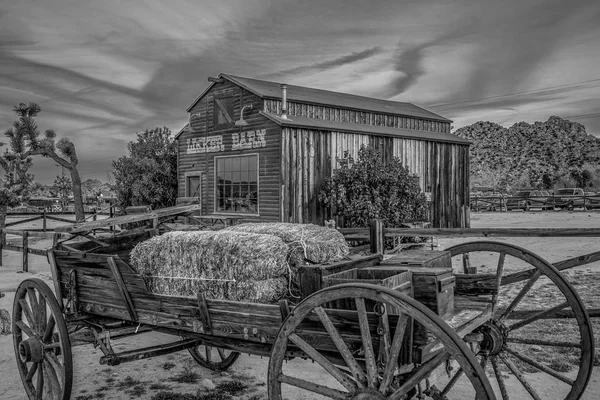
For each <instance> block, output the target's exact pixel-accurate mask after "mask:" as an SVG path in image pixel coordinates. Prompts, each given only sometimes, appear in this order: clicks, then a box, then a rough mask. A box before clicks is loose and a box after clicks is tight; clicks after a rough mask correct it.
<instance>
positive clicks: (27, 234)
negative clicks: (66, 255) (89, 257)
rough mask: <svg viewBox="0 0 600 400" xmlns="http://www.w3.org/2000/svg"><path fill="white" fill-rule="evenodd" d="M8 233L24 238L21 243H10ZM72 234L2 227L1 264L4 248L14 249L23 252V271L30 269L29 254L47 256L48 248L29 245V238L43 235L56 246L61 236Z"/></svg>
mask: <svg viewBox="0 0 600 400" xmlns="http://www.w3.org/2000/svg"><path fill="white" fill-rule="evenodd" d="M70 222H72V221H70ZM6 235H15V236H20V237H21V238H22V241H21V245H20V246H17V245H14V244H8V243H7V241H6ZM71 236H72V235H70V234H67V233H60V232H37V231H30V230H27V231H20V230H16V229H1V230H0V266H2V255H3V254H2V253H3V251H4V250H13V251H19V252H22V253H23V272H28V271H29V254H35V255H38V256H44V257H45V256H46V253H47V252H48V249H36V248H31V247H29V238H32V237H34V238H35V237H37V238H39V237H41V238H46V239H50V238H51V239H52V247H53V246H55V245H56V244H57V243H58V241H59V240H60V239H61V238H69V237H71Z"/></svg>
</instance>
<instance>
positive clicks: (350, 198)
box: [319, 146, 427, 227]
mask: <svg viewBox="0 0 600 400" xmlns="http://www.w3.org/2000/svg"><path fill="white" fill-rule="evenodd" d="M338 162H339V164H340V166H341V168H340V169H339V170H337V171H336V172H335V174H334V175H333V177H332V178H331V179H327V180H326V181H325V182H324V184H323V186H322V188H321V191H320V193H319V200H320V201H321V202H322V203H323V204H326V205H328V206H330V207H332V208H333V209H334V210H335V212H336V213H337V215H340V216H342V217H343V218H344V225H345V226H347V227H365V226H369V223H370V221H371V220H372V219H374V218H380V219H383V220H384V225H385V226H388V227H399V226H401V225H402V223H403V222H406V221H410V220H415V219H427V203H426V199H425V195H424V194H423V193H421V189H420V187H419V179H418V177H417V176H415V175H413V174H411V173H410V171H409V170H408V167H406V166H404V165H402V161H401V160H400V159H399V158H397V157H394V158H392V159H391V160H390V161H388V162H387V163H384V162H383V159H382V156H381V153H380V152H378V151H376V150H374V149H373V148H371V147H365V146H363V147H361V149H360V150H359V152H358V159H357V160H356V161H355V160H354V159H353V158H352V157H350V156H349V155H348V153H347V152H346V153H344V158H343V159H339V158H338Z"/></svg>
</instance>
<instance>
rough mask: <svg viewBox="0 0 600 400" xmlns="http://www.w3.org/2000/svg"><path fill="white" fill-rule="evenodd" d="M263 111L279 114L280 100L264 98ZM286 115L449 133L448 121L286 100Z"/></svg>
mask: <svg viewBox="0 0 600 400" xmlns="http://www.w3.org/2000/svg"><path fill="white" fill-rule="evenodd" d="M264 111H265V112H270V113H274V114H281V100H272V99H265V102H264ZM288 115H290V116H294V115H296V116H301V117H308V118H314V119H323V120H329V121H336V122H348V123H356V124H364V125H373V126H387V127H390V128H404V129H415V130H421V131H429V132H445V133H450V123H449V122H441V121H433V120H428V119H423V118H415V117H405V116H398V115H392V114H383V113H377V112H370V111H360V110H349V109H344V108H335V107H331V106H322V105H315V104H305V103H298V102H293V101H288Z"/></svg>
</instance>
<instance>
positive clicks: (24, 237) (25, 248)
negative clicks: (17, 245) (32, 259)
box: [23, 231, 29, 272]
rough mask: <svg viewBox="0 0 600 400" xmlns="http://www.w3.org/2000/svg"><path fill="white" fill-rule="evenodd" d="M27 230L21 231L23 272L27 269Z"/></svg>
mask: <svg viewBox="0 0 600 400" xmlns="http://www.w3.org/2000/svg"><path fill="white" fill-rule="evenodd" d="M28 248H29V232H27V231H24V232H23V272H28V271H29V252H28V251H27V250H28Z"/></svg>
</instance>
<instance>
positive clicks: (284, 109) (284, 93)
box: [281, 83, 287, 119]
mask: <svg viewBox="0 0 600 400" xmlns="http://www.w3.org/2000/svg"><path fill="white" fill-rule="evenodd" d="M281 118H283V119H287V85H286V84H284V83H282V84H281Z"/></svg>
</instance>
